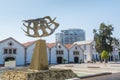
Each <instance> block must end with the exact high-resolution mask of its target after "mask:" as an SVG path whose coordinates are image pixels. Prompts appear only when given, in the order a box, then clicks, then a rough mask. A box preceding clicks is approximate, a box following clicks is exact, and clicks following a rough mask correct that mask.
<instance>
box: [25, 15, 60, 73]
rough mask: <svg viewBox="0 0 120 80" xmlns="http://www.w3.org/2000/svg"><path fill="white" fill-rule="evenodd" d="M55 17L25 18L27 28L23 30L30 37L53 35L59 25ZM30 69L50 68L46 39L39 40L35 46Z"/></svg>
mask: <svg viewBox="0 0 120 80" xmlns="http://www.w3.org/2000/svg"><path fill="white" fill-rule="evenodd" d="M55 19H56V18H54V19H51V18H50V17H49V16H46V17H43V18H37V19H30V20H24V23H23V25H24V26H25V27H26V28H27V30H24V29H23V31H24V32H25V33H26V35H27V36H29V37H34V38H37V37H38V38H39V37H45V36H49V35H51V34H52V33H53V32H54V31H55V30H56V28H57V27H58V26H59V24H58V23H56V22H55ZM30 69H32V70H37V71H40V70H47V69H48V59H47V52H46V43H45V40H41V39H40V40H37V41H36V45H35V48H34V52H33V56H32V60H31V64H30Z"/></svg>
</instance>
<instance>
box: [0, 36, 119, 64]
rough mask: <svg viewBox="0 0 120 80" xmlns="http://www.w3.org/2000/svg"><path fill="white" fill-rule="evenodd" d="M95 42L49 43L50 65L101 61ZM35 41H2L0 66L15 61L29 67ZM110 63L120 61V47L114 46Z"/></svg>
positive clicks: (0, 44)
mask: <svg viewBox="0 0 120 80" xmlns="http://www.w3.org/2000/svg"><path fill="white" fill-rule="evenodd" d="M94 45H95V42H94V41H79V42H75V43H73V44H61V43H47V44H46V50H47V56H48V62H49V64H63V63H64V64H65V63H81V62H93V61H94V60H96V61H100V54H99V53H97V52H96V50H95V47H94ZM34 47H35V41H32V42H27V43H24V44H21V43H19V42H18V41H16V40H15V39H13V38H11V37H10V38H7V39H5V40H2V41H0V66H4V65H5V62H7V61H12V60H14V61H15V63H16V66H19V65H29V64H30V62H31V59H32V55H33V50H34ZM109 55H110V57H109V61H116V60H120V55H119V47H118V46H115V45H113V52H112V53H110V54H109Z"/></svg>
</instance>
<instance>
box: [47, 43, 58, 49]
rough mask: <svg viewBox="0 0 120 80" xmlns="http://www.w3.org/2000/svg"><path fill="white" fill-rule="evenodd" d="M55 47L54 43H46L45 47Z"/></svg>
mask: <svg viewBox="0 0 120 80" xmlns="http://www.w3.org/2000/svg"><path fill="white" fill-rule="evenodd" d="M55 45H56V43H47V44H46V46H47V47H49V48H52V47H54V46H55Z"/></svg>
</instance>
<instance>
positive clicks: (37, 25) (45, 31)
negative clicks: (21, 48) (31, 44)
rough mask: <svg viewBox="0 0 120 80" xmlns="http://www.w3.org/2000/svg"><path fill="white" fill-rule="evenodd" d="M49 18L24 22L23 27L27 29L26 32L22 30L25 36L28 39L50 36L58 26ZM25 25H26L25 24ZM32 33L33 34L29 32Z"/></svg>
mask: <svg viewBox="0 0 120 80" xmlns="http://www.w3.org/2000/svg"><path fill="white" fill-rule="evenodd" d="M55 19H56V18H54V19H53V20H52V19H51V18H50V17H49V16H46V17H43V18H37V19H30V20H24V23H23V25H24V26H25V27H26V28H27V31H25V30H24V29H23V31H24V32H25V33H26V35H27V36H30V37H44V36H49V35H51V34H52V33H53V32H54V31H55V29H56V28H57V27H58V26H59V24H58V23H56V22H55ZM25 23H27V25H26V24H25ZM30 30H32V31H33V33H31V32H30Z"/></svg>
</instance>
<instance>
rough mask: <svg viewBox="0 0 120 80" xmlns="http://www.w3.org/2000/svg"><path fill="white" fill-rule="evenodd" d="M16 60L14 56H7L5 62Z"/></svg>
mask: <svg viewBox="0 0 120 80" xmlns="http://www.w3.org/2000/svg"><path fill="white" fill-rule="evenodd" d="M14 60H15V58H14V57H7V58H5V62H6V61H14Z"/></svg>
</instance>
